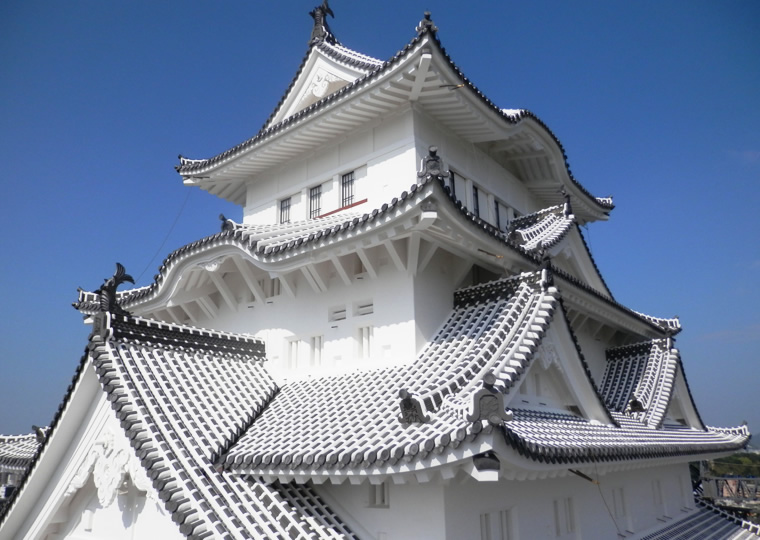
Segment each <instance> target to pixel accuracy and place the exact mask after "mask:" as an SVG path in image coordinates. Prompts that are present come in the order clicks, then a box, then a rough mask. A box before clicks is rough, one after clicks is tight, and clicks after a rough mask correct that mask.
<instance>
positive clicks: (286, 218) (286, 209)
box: [280, 197, 290, 223]
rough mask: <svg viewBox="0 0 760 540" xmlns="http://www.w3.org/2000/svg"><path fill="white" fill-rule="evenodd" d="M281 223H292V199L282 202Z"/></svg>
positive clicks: (288, 198)
mask: <svg viewBox="0 0 760 540" xmlns="http://www.w3.org/2000/svg"><path fill="white" fill-rule="evenodd" d="M280 223H290V197H287V198H285V199H282V200H281V201H280Z"/></svg>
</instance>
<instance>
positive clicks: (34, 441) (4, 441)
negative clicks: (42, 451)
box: [0, 428, 46, 473]
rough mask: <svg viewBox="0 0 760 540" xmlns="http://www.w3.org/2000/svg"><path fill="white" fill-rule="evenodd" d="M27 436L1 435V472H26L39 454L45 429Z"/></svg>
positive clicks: (39, 429)
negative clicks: (38, 450)
mask: <svg viewBox="0 0 760 540" xmlns="http://www.w3.org/2000/svg"><path fill="white" fill-rule="evenodd" d="M37 429H38V433H29V434H27V435H0V472H13V473H20V472H24V471H25V470H26V468H27V467H28V466H29V464H30V463H31V462H32V459H34V456H35V455H36V454H37V449H38V448H39V446H40V443H41V438H43V439H44V436H45V431H46V430H45V429H43V428H37Z"/></svg>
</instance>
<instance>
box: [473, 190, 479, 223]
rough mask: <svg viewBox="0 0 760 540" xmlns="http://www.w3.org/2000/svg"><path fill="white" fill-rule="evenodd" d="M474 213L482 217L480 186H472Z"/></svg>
mask: <svg viewBox="0 0 760 540" xmlns="http://www.w3.org/2000/svg"><path fill="white" fill-rule="evenodd" d="M472 213H473V214H475V215H476V216H478V217H480V197H479V195H478V186H476V185H474V184H473V186H472Z"/></svg>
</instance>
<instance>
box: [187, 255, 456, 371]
mask: <svg viewBox="0 0 760 540" xmlns="http://www.w3.org/2000/svg"><path fill="white" fill-rule="evenodd" d="M376 251H377V255H376V257H375V262H376V263H377V268H376V270H377V271H378V277H377V279H372V278H371V277H370V276H369V275H367V274H362V275H360V276H356V277H354V278H353V281H352V284H351V286H346V285H345V284H344V283H343V281H342V280H341V279H340V277H339V276H338V275H337V274H336V273H335V271H334V269H332V273H331V274H330V275H329V279H328V282H327V284H328V287H329V288H328V291H327V292H322V293H316V292H315V291H314V289H312V287H311V286H310V285H309V284H308V282H307V281H306V279H305V278H304V277H303V275H302V274H301V273H300V272H296V273H293V274H291V275H292V276H294V277H295V281H294V283H295V288H296V297H295V298H290V297H289V296H288V295H287V294H286V293H285V291H284V288H283V290H282V293H281V294H280V295H279V296H275V297H272V298H270V299H269V300H268V302H267V303H265V304H263V305H262V304H260V303H258V302H257V303H251V304H247V305H246V304H241V305H239V306H238V309H237V310H236V311H234V312H233V311H232V310H230V309H229V308H228V307H227V306H226V304H224V303H220V304H221V305H220V310H219V313H218V315H217V317H215V318H214V319H213V320H209V319H202V320H200V321H199V324H198V326H205V327H208V328H216V329H219V330H226V331H230V332H238V333H249V334H253V335H255V336H256V337H259V338H260V339H263V340H264V342H265V344H266V351H267V357H268V359H269V360H270V362H269V363H268V367H269V369H270V370H271V371H272V372H273V373H274V374H275V375H277V376H278V377H282V378H283V379H285V380H290V379H293V378H303V377H310V376H318V375H324V374H328V373H340V372H345V371H352V370H355V369H369V368H373V367H381V366H388V365H393V364H401V363H408V362H411V361H412V360H413V359H414V358H415V357H416V354H417V345H416V341H415V323H414V320H415V314H414V293H413V289H412V280H411V279H409V277H408V276H407V275H406V274H405V273H402V272H399V271H398V270H397V269H396V267H395V266H394V265H393V263H392V262H391V261H390V260H389V259H388V257H387V253H385V252H384V251H383V248H376ZM270 301H271V303H269V302H270ZM367 301H371V302H372V303H373V313H372V314H370V315H358V314H355V307H356V306H357V305H358V304H359V303H366V302H367ZM338 306H344V307H345V308H346V319H345V320H341V321H330V320H329V313H330V311H331V308H333V307H338ZM445 315H446V314H443V316H444V317H445ZM366 326H372V327H373V344H372V351H371V357H370V358H369V359H366V358H365V359H361V360H360V359H359V357H358V352H359V351H358V340H359V328H360V327H366ZM319 335H321V336H323V343H324V349H323V353H322V362H321V365H318V366H313V365H311V359H310V345H311V337H312V336H319ZM293 339H295V340H297V341H299V345H298V360H297V362H296V364H295V365H294V366H292V368H293V369H288V365H287V364H288V362H287V358H288V343H287V342H288V340H293Z"/></svg>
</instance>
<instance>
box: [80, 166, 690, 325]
mask: <svg viewBox="0 0 760 540" xmlns="http://www.w3.org/2000/svg"><path fill="white" fill-rule="evenodd" d="M433 179H436V180H437V181H438V184H439V185H440V186H441V187H442V189H443V192H444V193H445V194H446V195H447V198H448V200H449V201H451V203H452V204H453V205H454V206H455V207H456V208H457V209H458V210H459V212H460V213H461V214H462V215H463V216H465V218H466V219H467V220H468V221H470V222H472V223H473V224H474V225H475V226H477V227H478V228H479V229H481V230H482V231H484V232H485V233H486V234H488V235H489V236H491V237H493V238H496V239H498V240H500V241H501V242H503V243H504V244H506V245H507V246H508V247H510V248H511V249H513V250H514V251H515V252H516V253H518V254H520V255H521V256H522V257H523V258H524V259H525V260H526V261H528V262H530V263H531V264H534V265H536V266H539V265H540V264H541V258H540V257H539V256H538V255H537V254H535V253H532V252H529V251H528V250H526V249H524V248H523V247H522V246H520V245H519V244H517V243H516V242H514V241H512V240H511V239H510V238H509V237H508V235H506V234H504V233H503V232H502V231H500V230H499V229H497V228H496V227H494V226H493V225H491V224H490V223H488V222H487V221H485V220H483V219H482V218H480V217H478V216H476V215H475V214H473V213H472V212H470V211H469V210H468V209H467V208H466V207H465V206H464V204H463V203H462V202H461V201H460V200H459V199H457V198H456V197H454V196H452V194H451V191H450V189H449V187H448V186H446V185H445V183H444V181H443V179H442V178H434V177H432V176H430V177H427V178H424V179H421V180H420V182H419V183H415V184H413V185H412V186H411V187H410V188H409V190H408V191H404V192H403V193H402V194H401V195H400V197H398V198H397V197H394V198H393V199H392V200H391V202H390V204H388V203H386V204H383V205H382V206H381V207H380V208H379V209H374V210H372V212H370V213H365V214H364V215H362V216H361V217H352V218H351V219H348V220H346V221H344V222H343V223H342V224H339V225H333V226H330V227H327V228H325V229H324V230H323V231H320V232H318V233H312V234H310V235H309V237H308V238H307V239H306V240H303V241H302V242H295V241H293V242H289V243H288V244H286V245H280V246H275V247H274V248H267V249H266V250H265V249H263V248H261V247H258V246H257V243H256V242H255V241H253V242H250V241H248V240H246V239H245V238H244V232H243V230H242V228H241V227H240V226H237V228H233V229H230V230H225V231H222V232H218V233H216V234H213V235H211V236H206V237H204V238H201V239H199V240H196V241H195V242H191V243H190V244H186V245H184V246H182V247H180V248H178V249H176V250H174V251H172V252H171V253H169V255H167V256H166V258H165V259H164V260H163V262H162V264H161V266H160V267H159V269H158V274H156V275H154V276H153V279H154V282H153V283H151V284H150V285H148V286H146V287H141V288H139V289H134V290H132V291H129V290H128V291H124V292H119V293H117V295H118V300H119V303H120V304H121V305H122V306H123V307H127V306H128V305H129V304H130V303H132V302H136V301H138V300H140V299H142V298H145V297H147V296H149V295H150V294H152V293H153V291H155V290H156V289H157V288H159V287H160V285H161V282H163V280H164V279H165V271H166V270H167V269H168V267H169V266H170V265H171V264H172V262H173V261H174V259H176V258H177V257H179V256H180V255H183V254H185V253H187V252H190V251H194V250H196V249H201V248H203V247H204V246H206V245H213V244H215V243H217V242H219V241H224V240H226V241H232V242H233V243H235V244H237V245H238V246H239V247H240V248H242V249H244V250H248V251H249V252H252V253H253V254H255V255H258V256H260V257H268V256H271V255H275V254H278V253H281V252H284V251H287V250H290V249H293V248H297V247H301V246H302V245H304V244H307V243H309V242H315V241H318V240H320V239H321V238H323V237H328V236H335V235H336V234H338V233H342V232H345V231H349V230H353V229H354V228H356V227H361V226H363V225H365V224H366V223H367V222H368V221H370V222H371V221H374V220H375V219H376V218H377V217H378V216H380V215H383V214H385V213H386V212H387V211H388V210H390V209H393V208H395V207H396V205H397V204H398V203H399V202H404V201H406V199H408V198H409V197H410V196H411V195H413V194H415V193H416V192H417V191H419V190H420V189H421V188H422V187H424V186H425V185H427V184H428V183H430V182H432V181H433ZM581 238H583V236H582V235H581ZM584 245H586V244H585V241H584ZM586 248H587V251H588V246H586ZM589 256H591V255H590V252H589ZM591 259H592V261H593V257H592V258H591ZM595 268H596V265H595ZM596 270H597V273H599V269H598V268H596ZM552 273H553V274H554V275H555V276H557V277H560V278H561V279H563V280H564V281H566V282H569V283H571V284H573V285H575V286H576V287H578V288H580V289H583V290H584V291H586V292H588V293H590V294H592V295H593V296H596V297H597V298H598V299H601V300H602V301H604V302H605V303H607V304H609V305H611V306H613V307H615V308H617V309H619V310H621V311H623V312H624V313H626V314H627V315H629V316H633V317H634V318H636V319H638V320H640V321H642V322H644V323H645V324H646V325H648V326H650V327H651V328H653V329H655V330H657V331H658V332H659V333H664V332H665V330H664V329H663V328H662V326H660V325H658V324H657V323H655V322H654V321H652V320H650V319H649V318H647V317H646V316H644V315H642V314H640V313H637V312H636V311H633V310H632V309H630V308H628V307H626V306H624V305H622V304H620V303H619V302H617V301H615V300H614V299H613V298H612V297H611V296H606V295H605V294H603V293H601V292H600V291H597V290H596V289H594V288H593V287H591V286H589V285H587V284H586V283H584V282H582V281H580V280H579V279H578V278H576V277H575V276H573V275H571V274H569V273H567V272H565V271H564V270H562V269H561V268H558V267H556V266H554V265H552ZM600 278H601V274H600ZM602 281H603V280H602ZM605 286H606V284H605ZM85 294H89V293H85ZM80 297H81V294H80ZM74 308H75V309H78V310H83V311H96V310H97V305H96V304H95V303H93V304H92V305H90V302H87V301H79V302H75V303H74ZM679 331H680V330H679ZM675 333H677V332H675Z"/></svg>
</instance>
